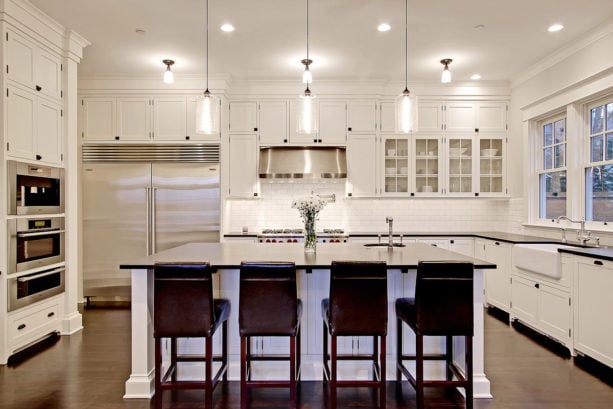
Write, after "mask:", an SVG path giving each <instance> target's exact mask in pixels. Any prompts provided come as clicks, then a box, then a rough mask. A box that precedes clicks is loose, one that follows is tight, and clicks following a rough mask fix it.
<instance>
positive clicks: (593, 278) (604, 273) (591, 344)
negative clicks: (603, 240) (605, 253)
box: [573, 259, 613, 367]
mask: <svg viewBox="0 0 613 409" xmlns="http://www.w3.org/2000/svg"><path fill="white" fill-rule="evenodd" d="M574 284H575V285H574V293H573V294H574V300H573V301H574V306H575V307H574V314H575V319H574V324H575V326H574V328H575V334H574V346H575V349H577V350H578V351H581V352H583V353H585V354H587V355H589V356H590V357H592V358H594V359H597V360H599V361H600V362H603V363H605V364H606V365H608V366H611V367H613V320H612V319H611V311H613V297H611V289H612V288H613V263H612V262H609V261H602V260H590V259H585V261H583V259H582V261H580V262H578V267H577V274H576V276H575V280H574Z"/></svg>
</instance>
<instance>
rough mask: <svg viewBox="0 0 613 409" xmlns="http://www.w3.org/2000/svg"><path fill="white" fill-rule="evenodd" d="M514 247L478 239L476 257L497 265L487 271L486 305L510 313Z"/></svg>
mask: <svg viewBox="0 0 613 409" xmlns="http://www.w3.org/2000/svg"><path fill="white" fill-rule="evenodd" d="M512 249H513V245H512V244H511V243H505V242H501V241H495V240H485V239H476V240H475V249H474V251H475V253H474V256H475V257H476V258H478V259H481V260H485V261H489V262H490V263H494V264H496V269H495V270H485V303H486V304H487V305H490V306H493V307H496V308H499V309H501V310H502V311H505V312H509V311H510V309H511V272H510V268H511V251H512Z"/></svg>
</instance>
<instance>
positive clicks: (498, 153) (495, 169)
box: [478, 136, 506, 196]
mask: <svg viewBox="0 0 613 409" xmlns="http://www.w3.org/2000/svg"><path fill="white" fill-rule="evenodd" d="M478 142H479V193H480V194H482V195H488V196H489V195H501V194H506V187H505V186H506V183H505V182H506V181H505V179H504V175H505V171H504V169H505V165H506V164H505V162H504V158H505V156H506V155H505V153H506V152H505V149H504V148H505V145H506V143H505V142H506V138H504V139H503V138H502V137H498V136H480V137H479V141H478Z"/></svg>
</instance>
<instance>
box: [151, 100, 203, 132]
mask: <svg viewBox="0 0 613 409" xmlns="http://www.w3.org/2000/svg"><path fill="white" fill-rule="evenodd" d="M152 106H153V137H154V138H155V139H159V140H165V141H184V140H186V136H188V134H187V99H186V98H185V97H184V96H176V97H156V98H153V99H152ZM194 122H195V121H194ZM194 127H195V124H194Z"/></svg>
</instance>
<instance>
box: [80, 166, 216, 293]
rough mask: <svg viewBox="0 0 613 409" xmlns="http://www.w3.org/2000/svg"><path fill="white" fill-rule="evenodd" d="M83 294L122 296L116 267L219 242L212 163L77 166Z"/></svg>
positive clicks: (124, 289)
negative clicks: (189, 244) (80, 193)
mask: <svg viewBox="0 0 613 409" xmlns="http://www.w3.org/2000/svg"><path fill="white" fill-rule="evenodd" d="M82 187H83V190H82V191H83V196H82V198H83V295H84V296H85V297H91V296H97V297H117V296H127V295H129V282H130V280H129V278H130V275H129V271H127V270H120V269H119V264H120V263H121V262H122V261H126V260H130V259H134V257H135V256H136V255H143V256H144V255H149V254H153V253H156V252H159V251H161V250H165V249H169V248H172V247H176V246H178V245H181V244H184V243H187V242H203V241H206V242H217V241H219V217H220V211H219V209H220V198H219V164H217V163H215V164H209V163H157V162H147V163H83V178H82Z"/></svg>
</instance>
